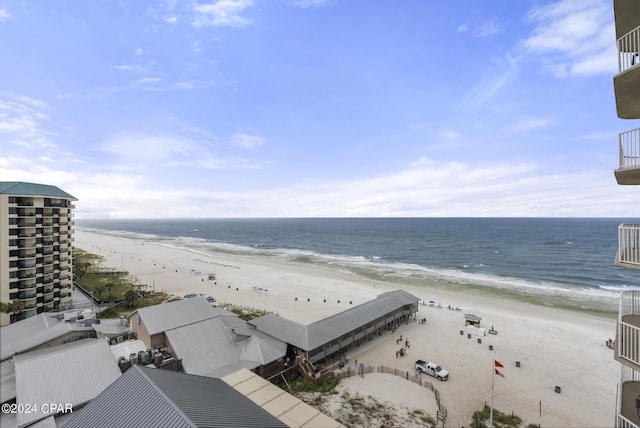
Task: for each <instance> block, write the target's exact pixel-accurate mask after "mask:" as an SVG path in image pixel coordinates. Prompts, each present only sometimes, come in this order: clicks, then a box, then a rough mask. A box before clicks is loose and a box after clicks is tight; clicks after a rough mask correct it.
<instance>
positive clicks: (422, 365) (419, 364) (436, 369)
mask: <svg viewBox="0 0 640 428" xmlns="http://www.w3.org/2000/svg"><path fill="white" fill-rule="evenodd" d="M416 370H419V371H420V373H426V374H428V375H431V376H433V377H435V378H436V379H439V380H447V379H449V372H448V371H446V370H445V369H443V368H442V367H440V366H439V365H437V364H436V363H432V362H426V361H422V360H418V361H416Z"/></svg>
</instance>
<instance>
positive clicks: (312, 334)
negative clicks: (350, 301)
mask: <svg viewBox="0 0 640 428" xmlns="http://www.w3.org/2000/svg"><path fill="white" fill-rule="evenodd" d="M419 301H420V299H419V298H417V297H416V296H414V295H413V294H411V293H408V292H407V291H404V290H395V291H389V292H387V293H383V294H380V295H378V296H377V297H376V298H375V299H374V300H370V301H368V302H365V303H363V304H361V305H358V306H356V307H354V308H351V309H348V310H346V311H343V312H340V313H338V314H335V315H333V316H330V317H328V318H324V319H322V320H320V321H316V322H314V323H312V324H309V325H307V326H305V325H302V324H299V323H296V322H293V321H289V320H287V319H284V318H280V317H278V316H276V315H272V314H268V315H265V316H262V317H259V318H255V319H253V320H251V321H249V323H250V324H252V325H254V326H256V327H257V328H258V330H260V331H261V332H263V333H266V334H268V335H270V336H273V337H276V338H278V339H280V340H283V341H285V342H287V343H290V344H291V345H294V346H296V347H298V348H300V349H304V350H307V351H309V350H312V349H315V348H317V347H320V346H322V345H324V344H325V343H329V342H331V341H332V340H334V339H337V338H339V337H340V336H342V335H344V334H347V333H349V332H351V331H353V330H356V329H357V328H359V327H362V326H363V325H366V324H368V323H370V322H372V321H375V320H376V319H378V318H380V317H382V316H384V315H386V314H388V313H391V312H393V311H394V310H397V309H400V308H402V307H403V306H405V305H411V304H417V303H418V302H419Z"/></svg>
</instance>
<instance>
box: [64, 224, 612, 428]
mask: <svg viewBox="0 0 640 428" xmlns="http://www.w3.org/2000/svg"><path fill="white" fill-rule="evenodd" d="M75 245H76V246H77V247H79V248H82V249H83V250H86V251H88V252H91V253H94V254H98V255H100V256H104V257H105V262H104V263H105V265H106V266H109V267H112V268H114V269H118V270H126V271H128V272H130V273H131V274H132V275H134V276H136V277H137V278H138V279H139V281H140V283H142V284H147V285H148V286H149V288H150V289H155V290H156V291H164V292H167V293H174V294H176V295H180V296H182V295H184V294H187V293H203V294H206V295H210V296H213V297H215V298H216V299H217V300H218V302H229V303H233V304H236V305H246V306H251V307H254V308H258V309H265V310H269V311H273V312H276V313H278V314H279V315H281V316H283V317H286V318H289V319H292V320H294V321H298V322H301V323H305V324H306V323H310V322H313V321H317V320H319V319H322V318H324V317H326V316H330V315H333V314H335V313H337V312H340V311H343V310H346V309H348V308H350V307H353V306H355V305H357V304H360V303H363V302H365V301H367V300H370V299H372V298H374V297H375V296H376V295H377V294H380V293H382V292H384V291H388V290H391V289H397V288H398V286H397V285H396V284H384V283H380V282H376V284H375V287H374V284H372V283H371V281H370V280H368V279H366V278H361V277H357V276H355V275H351V274H347V273H344V272H338V271H332V270H330V269H328V268H322V267H317V266H311V265H301V264H296V263H285V262H282V261H276V260H273V259H271V258H268V257H261V256H239V255H232V254H219V253H215V254H214V253H211V254H204V253H200V252H194V251H190V250H186V249H180V248H172V247H168V246H165V245H160V244H157V243H152V242H145V241H141V240H138V239H127V238H120V237H114V236H109V235H103V234H99V233H95V232H89V231H85V230H76V231H75ZM209 273H215V275H216V281H215V283H214V281H210V280H209V279H208V274H209ZM254 287H261V288H263V289H266V290H268V291H263V292H256V291H255V289H254ZM403 288H404V289H406V290H407V291H409V292H410V293H413V294H414V295H416V296H417V297H419V298H421V299H425V300H426V301H428V300H430V299H433V300H435V301H436V302H441V303H442V304H443V305H444V308H442V309H438V308H435V307H429V306H420V310H419V313H418V317H417V319H421V318H426V319H427V323H426V324H421V323H419V322H417V321H416V322H410V323H409V324H408V325H402V326H401V327H400V329H399V331H397V332H396V333H395V334H393V335H391V334H390V333H387V334H386V335H383V336H382V337H379V338H377V339H375V340H373V341H371V342H367V343H365V344H363V345H362V346H360V347H357V348H355V349H352V350H351V351H350V353H349V354H348V357H349V358H350V361H351V362H353V361H354V360H355V359H358V360H359V361H363V362H365V363H366V364H367V365H373V366H378V365H385V366H391V367H397V368H399V369H402V370H407V371H410V372H411V373H413V372H414V362H415V360H416V359H418V358H420V359H425V360H432V361H435V362H437V363H439V364H441V365H442V366H443V367H444V368H445V369H447V370H448V371H449V373H450V379H449V380H448V381H446V382H438V381H435V380H433V379H431V378H430V379H429V380H433V381H434V382H436V386H437V387H438V389H439V391H440V393H441V395H442V404H443V405H444V406H445V407H446V408H447V409H448V418H447V421H446V423H447V426H468V425H469V423H470V421H471V414H472V413H473V411H474V410H477V409H481V408H482V407H483V405H484V404H485V403H489V402H490V401H491V383H492V373H493V359H496V360H498V361H500V362H501V363H502V364H504V366H505V367H504V368H501V369H499V370H500V371H501V372H502V373H503V374H504V376H505V377H504V378H501V377H496V378H495V393H494V404H495V407H496V408H497V409H500V410H501V411H503V412H509V413H510V412H512V411H513V412H514V413H515V414H517V415H519V416H520V417H522V418H523V420H524V421H525V423H526V424H528V423H535V424H541V425H542V426H543V427H551V426H553V427H607V426H612V425H613V421H614V414H615V397H616V385H617V383H618V381H619V376H620V368H619V364H618V363H617V362H615V361H614V360H613V352H612V351H611V350H609V349H607V348H606V346H605V340H606V339H607V338H609V337H613V336H614V333H615V320H614V319H613V318H603V317H599V316H594V315H591V314H588V313H580V312H578V311H568V310H562V309H557V308H550V307H544V306H540V305H534V304H528V303H524V302H522V301H516V300H512V299H507V298H495V297H488V296H483V295H481V294H478V293H477V292H476V293H474V294H473V295H470V294H464V293H461V292H452V291H449V290H445V289H443V286H442V284H438V283H435V282H434V283H433V286H432V287H429V288H426V287H420V288H416V287H411V286H406V287H404V286H403ZM296 298H297V300H296ZM338 301H340V303H338ZM448 304H452V305H457V306H459V307H460V308H462V311H454V310H448V309H447V308H446V307H447V305H448ZM465 312H471V313H475V314H476V315H478V316H480V317H482V318H483V319H482V326H483V327H486V328H487V329H488V328H490V327H491V326H492V325H493V326H494V328H495V329H496V330H497V331H498V334H497V335H487V336H483V337H477V336H472V338H471V339H469V338H467V334H466V331H465V332H464V334H463V335H461V334H460V331H461V330H463V331H464V330H465V326H464V318H463V313H465ZM399 334H403V336H404V337H405V338H406V337H408V338H409V340H410V344H411V346H410V348H409V349H408V355H407V356H405V357H403V358H396V350H398V349H399V348H400V346H399V345H397V344H396V339H397V335H399ZM478 338H480V339H481V343H478ZM489 345H491V346H492V347H493V350H490V349H489ZM516 362H519V363H520V367H516ZM423 376H426V375H423ZM382 378H384V377H381V376H365V378H364V379H360V381H354V382H350V389H351V390H353V388H357V389H360V394H361V395H365V396H366V395H372V396H374V397H375V396H376V391H380V390H384V391H385V393H386V394H388V392H389V391H388V388H385V386H384V385H381V384H380V380H379V379H382ZM556 386H559V387H560V388H561V392H560V393H556V392H555V387H556ZM394 388H395V390H394V391H393V396H394V397H396V398H397V399H398V400H400V401H401V402H407V403H409V402H412V401H411V400H412V397H411V394H412V392H411V391H412V388H411V387H407V388H398V387H394ZM403 397H404V398H403ZM381 400H382V401H387V400H388V398H386V396H383V397H381ZM540 415H541V416H540ZM434 416H435V415H434Z"/></svg>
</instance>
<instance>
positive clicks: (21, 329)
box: [0, 313, 92, 361]
mask: <svg viewBox="0 0 640 428" xmlns="http://www.w3.org/2000/svg"><path fill="white" fill-rule="evenodd" d="M57 315H58V314H56V313H42V314H39V315H36V316H34V317H29V318H27V319H24V320H22V321H18V322H16V323H13V324H10V325H8V326H6V327H0V361H4V360H6V359H7V358H11V357H12V356H14V355H15V354H17V353H20V352H25V351H28V350H29V349H33V348H35V347H36V346H40V345H42V344H45V343H47V342H49V341H51V340H54V339H56V338H58V337H60V336H63V335H65V334H67V333H70V332H72V331H91V330H92V328H91V327H85V326H84V324H78V323H75V322H65V321H64V319H63V318H61V319H57Z"/></svg>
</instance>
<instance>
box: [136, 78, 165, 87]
mask: <svg viewBox="0 0 640 428" xmlns="http://www.w3.org/2000/svg"><path fill="white" fill-rule="evenodd" d="M161 80H162V78H160V77H142V78H140V79H138V80H136V81H135V82H134V84H142V85H145V84H147V83H157V82H160V81H161Z"/></svg>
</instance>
